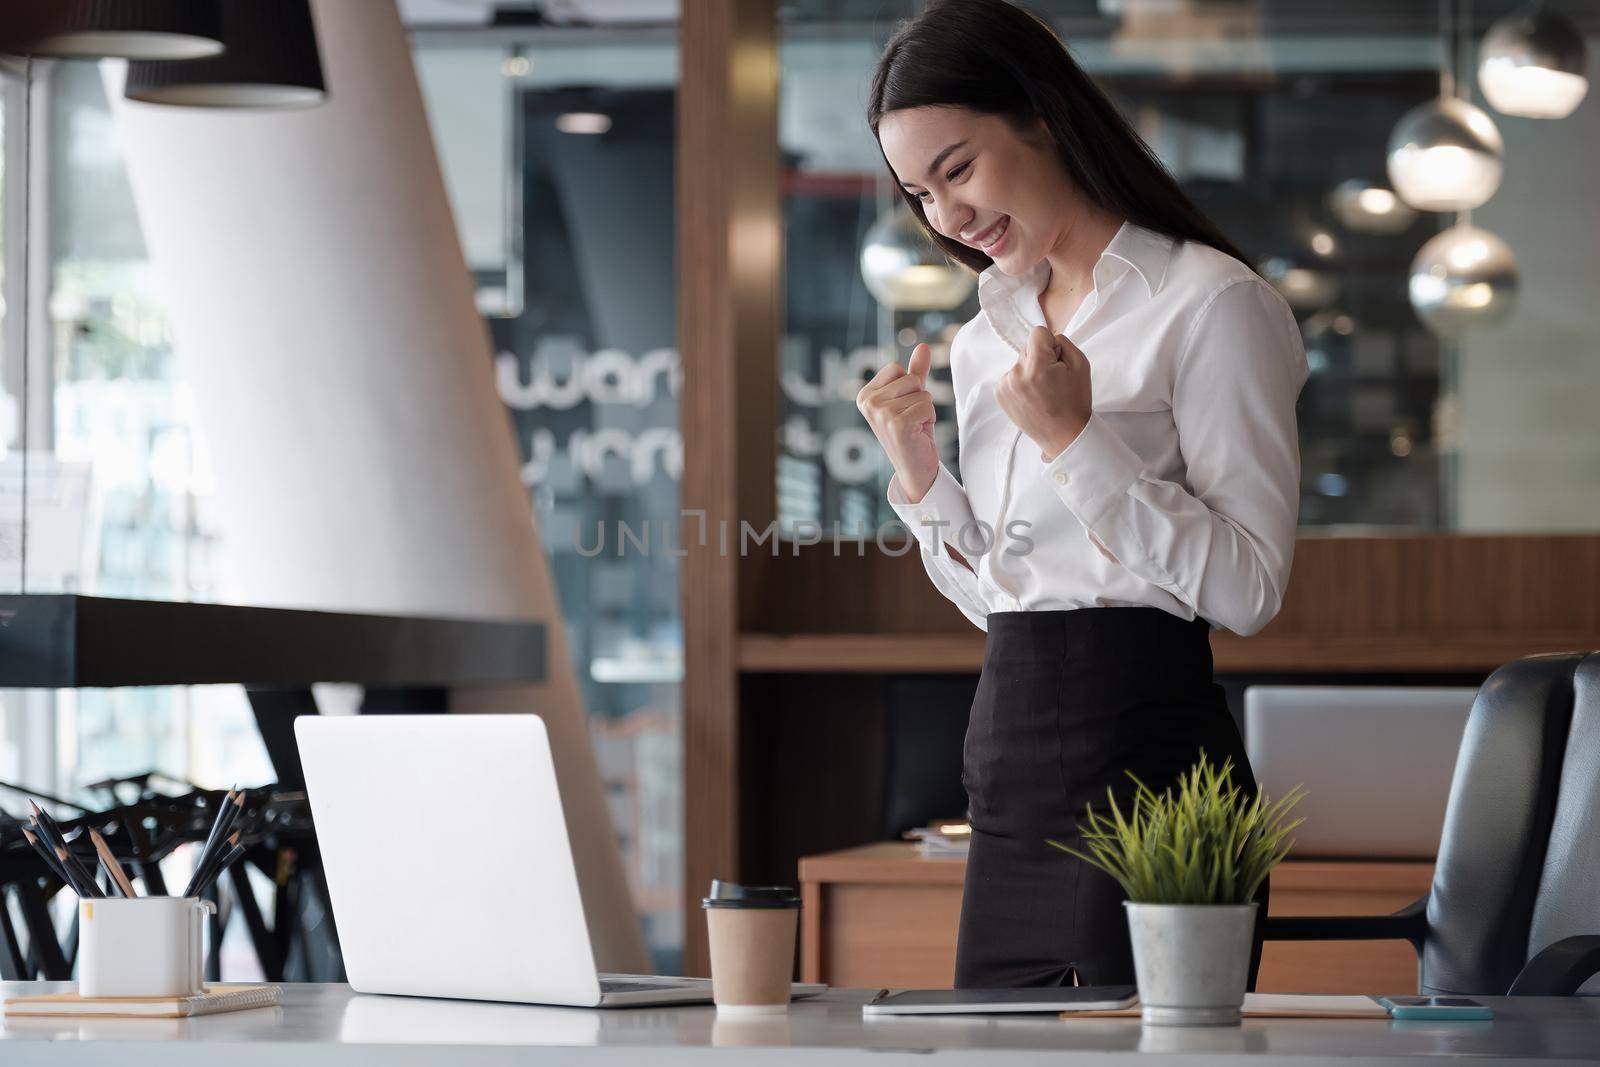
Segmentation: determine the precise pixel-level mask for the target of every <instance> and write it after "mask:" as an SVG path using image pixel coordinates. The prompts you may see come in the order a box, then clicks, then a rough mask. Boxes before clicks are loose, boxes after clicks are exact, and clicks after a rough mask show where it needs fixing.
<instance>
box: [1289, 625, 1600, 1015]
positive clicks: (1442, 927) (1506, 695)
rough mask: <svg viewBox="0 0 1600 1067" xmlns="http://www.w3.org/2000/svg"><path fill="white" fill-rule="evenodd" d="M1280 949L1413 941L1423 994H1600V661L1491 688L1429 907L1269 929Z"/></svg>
mask: <svg viewBox="0 0 1600 1067" xmlns="http://www.w3.org/2000/svg"><path fill="white" fill-rule="evenodd" d="M1372 740H1373V743H1374V744H1381V743H1382V740H1383V739H1382V738H1377V737H1375V738H1373V739H1372ZM1266 938H1267V939H1268V940H1289V941H1354V940H1388V939H1402V938H1403V939H1405V940H1407V941H1410V942H1411V944H1412V946H1413V947H1414V948H1415V949H1416V950H1417V987H1418V992H1419V993H1421V994H1423V995H1438V994H1461V995H1479V996H1501V995H1510V996H1565V995H1571V994H1574V993H1578V992H1580V989H1581V990H1582V992H1583V993H1585V994H1595V993H1600V982H1594V983H1591V984H1589V985H1588V986H1587V988H1583V987H1585V984H1586V983H1590V980H1591V979H1593V978H1595V977H1596V976H1597V975H1600V652H1591V653H1582V652H1575V653H1563V654H1557V655H1543V656H1530V657H1528V658H1527V659H1521V660H1517V661H1516V662H1514V663H1508V664H1506V665H1505V666H1503V667H1501V668H1499V669H1498V670H1496V671H1495V672H1494V673H1493V674H1491V675H1490V676H1489V678H1488V680H1486V681H1485V682H1484V683H1483V686H1482V688H1480V689H1479V690H1478V695H1477V698H1476V699H1475V700H1474V701H1473V704H1472V712H1471V714H1470V715H1469V716H1468V718H1467V728H1466V734H1465V736H1463V737H1462V739H1461V750H1460V753H1459V754H1458V755H1457V757H1456V769H1455V776H1454V778H1453V779H1452V781H1451V783H1450V801H1449V806H1448V807H1447V808H1446V810H1445V820H1444V831H1443V835H1442V837H1441V839H1440V842H1439V858H1438V862H1437V864H1436V865H1435V867H1434V873H1433V887H1432V889H1431V890H1430V891H1429V892H1428V894H1427V895H1426V896H1424V897H1423V898H1422V899H1421V900H1418V901H1416V902H1415V903H1413V904H1410V905H1408V906H1407V907H1405V908H1402V909H1401V910H1400V911H1397V912H1395V913H1394V914H1393V915H1381V916H1370V917H1341V918H1324V917H1313V918H1300V917H1293V918H1291V917H1269V918H1268V919H1267V923H1266Z"/></svg>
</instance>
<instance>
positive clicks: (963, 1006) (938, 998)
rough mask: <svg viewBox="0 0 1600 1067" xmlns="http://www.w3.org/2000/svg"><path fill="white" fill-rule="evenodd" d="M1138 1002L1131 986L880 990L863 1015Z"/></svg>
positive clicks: (1100, 1007) (1111, 1006) (1109, 1007)
mask: <svg viewBox="0 0 1600 1067" xmlns="http://www.w3.org/2000/svg"><path fill="white" fill-rule="evenodd" d="M1138 999H1139V991H1138V990H1137V989H1136V988H1134V987H1133V986H1131V985H1080V986H1049V987H1046V988H1039V989H1022V988H1006V989H902V990H898V991H891V990H888V989H882V990H879V991H878V995H877V996H875V997H873V998H872V999H871V1000H869V1001H867V1003H865V1004H863V1005H862V1006H861V1014H863V1015H967V1014H978V1013H992V1012H1030V1011H1040V1012H1044V1011H1050V1012H1063V1011H1114V1010H1115V1009H1117V1008H1126V1007H1129V1006H1131V1005H1133V1004H1134V1003H1136V1002H1137V1001H1138Z"/></svg>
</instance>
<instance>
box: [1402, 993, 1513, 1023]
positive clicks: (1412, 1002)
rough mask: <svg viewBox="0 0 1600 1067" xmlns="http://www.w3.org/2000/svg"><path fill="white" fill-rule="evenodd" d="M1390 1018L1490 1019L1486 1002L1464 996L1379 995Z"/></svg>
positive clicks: (1492, 1015) (1490, 1013)
mask: <svg viewBox="0 0 1600 1067" xmlns="http://www.w3.org/2000/svg"><path fill="white" fill-rule="evenodd" d="M1378 1003H1379V1004H1382V1005H1383V1006H1384V1007H1386V1008H1388V1009H1389V1017H1390V1018H1391V1019H1492V1018H1494V1012H1492V1011H1490V1010H1489V1006H1488V1005H1487V1004H1479V1003H1478V1002H1477V1001H1476V1000H1469V999H1468V998H1466V997H1379V998H1378Z"/></svg>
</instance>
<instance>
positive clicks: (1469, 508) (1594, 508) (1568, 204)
mask: <svg viewBox="0 0 1600 1067" xmlns="http://www.w3.org/2000/svg"><path fill="white" fill-rule="evenodd" d="M1589 55H1590V68H1589V81H1590V84H1591V86H1595V85H1600V40H1591V41H1590V42H1589ZM1477 103H1478V104H1479V105H1480V106H1485V105H1484V103H1483V101H1482V99H1481V98H1480V99H1478V100H1477ZM1489 114H1490V116H1491V117H1492V118H1493V119H1494V121H1495V123H1496V125H1498V126H1499V127H1500V133H1501V135H1502V136H1503V137H1504V138H1505V146H1506V153H1505V178H1504V181H1503V182H1502V184H1501V186H1500V190H1499V192H1497V193H1496V194H1495V196H1494V198H1493V199H1492V200H1490V201H1489V202H1488V203H1487V204H1485V205H1484V206H1483V207H1481V208H1479V209H1478V210H1477V211H1475V212H1473V222H1474V223H1476V224H1477V225H1479V226H1483V227H1484V228H1486V229H1488V230H1491V231H1493V232H1494V233H1496V234H1498V235H1499V236H1500V237H1502V238H1504V239H1505V241H1506V242H1507V243H1508V244H1510V245H1511V247H1512V249H1513V251H1515V252H1516V255H1517V262H1518V264H1519V265H1520V267H1521V271H1522V286H1521V292H1520V294H1519V296H1518V302H1517V307H1516V310H1515V312H1514V313H1513V316H1512V318H1511V319H1510V320H1508V321H1507V322H1506V323H1504V324H1503V325H1502V326H1500V327H1497V328H1494V329H1486V330H1483V331H1480V332H1477V333H1473V334H1469V335H1468V336H1467V337H1466V338H1465V339H1464V340H1463V342H1462V343H1461V345H1460V347H1459V353H1458V356H1457V364H1456V371H1455V373H1456V380H1457V383H1458V389H1459V394H1458V398H1457V399H1458V402H1459V405H1460V407H1459V426H1458V430H1457V433H1458V434H1459V440H1460V452H1459V459H1458V462H1459V466H1458V476H1459V480H1458V481H1457V483H1456V487H1455V493H1454V495H1455V498H1456V501H1457V508H1456V516H1455V522H1456V525H1457V527H1458V528H1459V529H1461V530H1463V531H1472V532H1487V531H1491V530H1493V531H1517V530H1521V531H1576V530H1582V531H1594V530H1600V416H1597V415H1596V404H1597V402H1600V202H1597V201H1596V199H1595V195H1594V189H1595V184H1596V178H1595V175H1596V173H1597V172H1600V89H1597V88H1593V87H1591V89H1590V90H1589V95H1588V97H1586V98H1585V99H1584V101H1583V103H1582V104H1580V105H1578V109H1577V110H1576V111H1574V112H1573V113H1572V114H1571V115H1570V116H1568V117H1567V118H1565V119H1560V120H1557V121H1549V120H1543V119H1521V118H1513V117H1510V116H1506V115H1501V114H1500V113H1499V112H1496V111H1493V110H1490V112H1489Z"/></svg>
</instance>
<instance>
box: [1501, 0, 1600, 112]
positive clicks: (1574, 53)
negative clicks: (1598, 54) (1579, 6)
mask: <svg viewBox="0 0 1600 1067" xmlns="http://www.w3.org/2000/svg"><path fill="white" fill-rule="evenodd" d="M1478 88H1479V89H1481V90H1482V91H1483V96H1484V99H1485V100H1487V101H1489V106H1490V107H1492V108H1494V109H1495V110H1496V111H1499V112H1501V113H1502V114H1505V115H1517V116H1520V117H1522V118H1529V119H1563V118H1566V117H1567V116H1568V115H1570V114H1572V111H1573V109H1574V108H1576V107H1577V106H1578V104H1579V103H1580V102H1581V101H1582V100H1583V98H1584V96H1585V94H1587V93H1588V92H1589V49H1588V46H1587V45H1586V44H1585V43H1584V40H1583V34H1581V33H1579V32H1578V28H1577V27H1576V26H1574V25H1573V24H1572V23H1571V22H1570V21H1568V20H1567V19H1565V18H1563V17H1561V16H1560V15H1558V14H1556V13H1555V12H1553V11H1549V10H1547V9H1546V8H1545V6H1544V5H1543V4H1540V5H1539V6H1538V7H1535V8H1533V9H1531V10H1528V11H1520V12H1515V13H1513V14H1510V15H1506V16H1505V17H1504V18H1501V19H1499V20H1497V21H1496V22H1495V23H1494V24H1493V25H1491V26H1490V27H1489V32H1488V33H1487V34H1485V35H1484V38H1483V45H1482V46H1481V47H1480V49H1479V51H1478Z"/></svg>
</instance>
